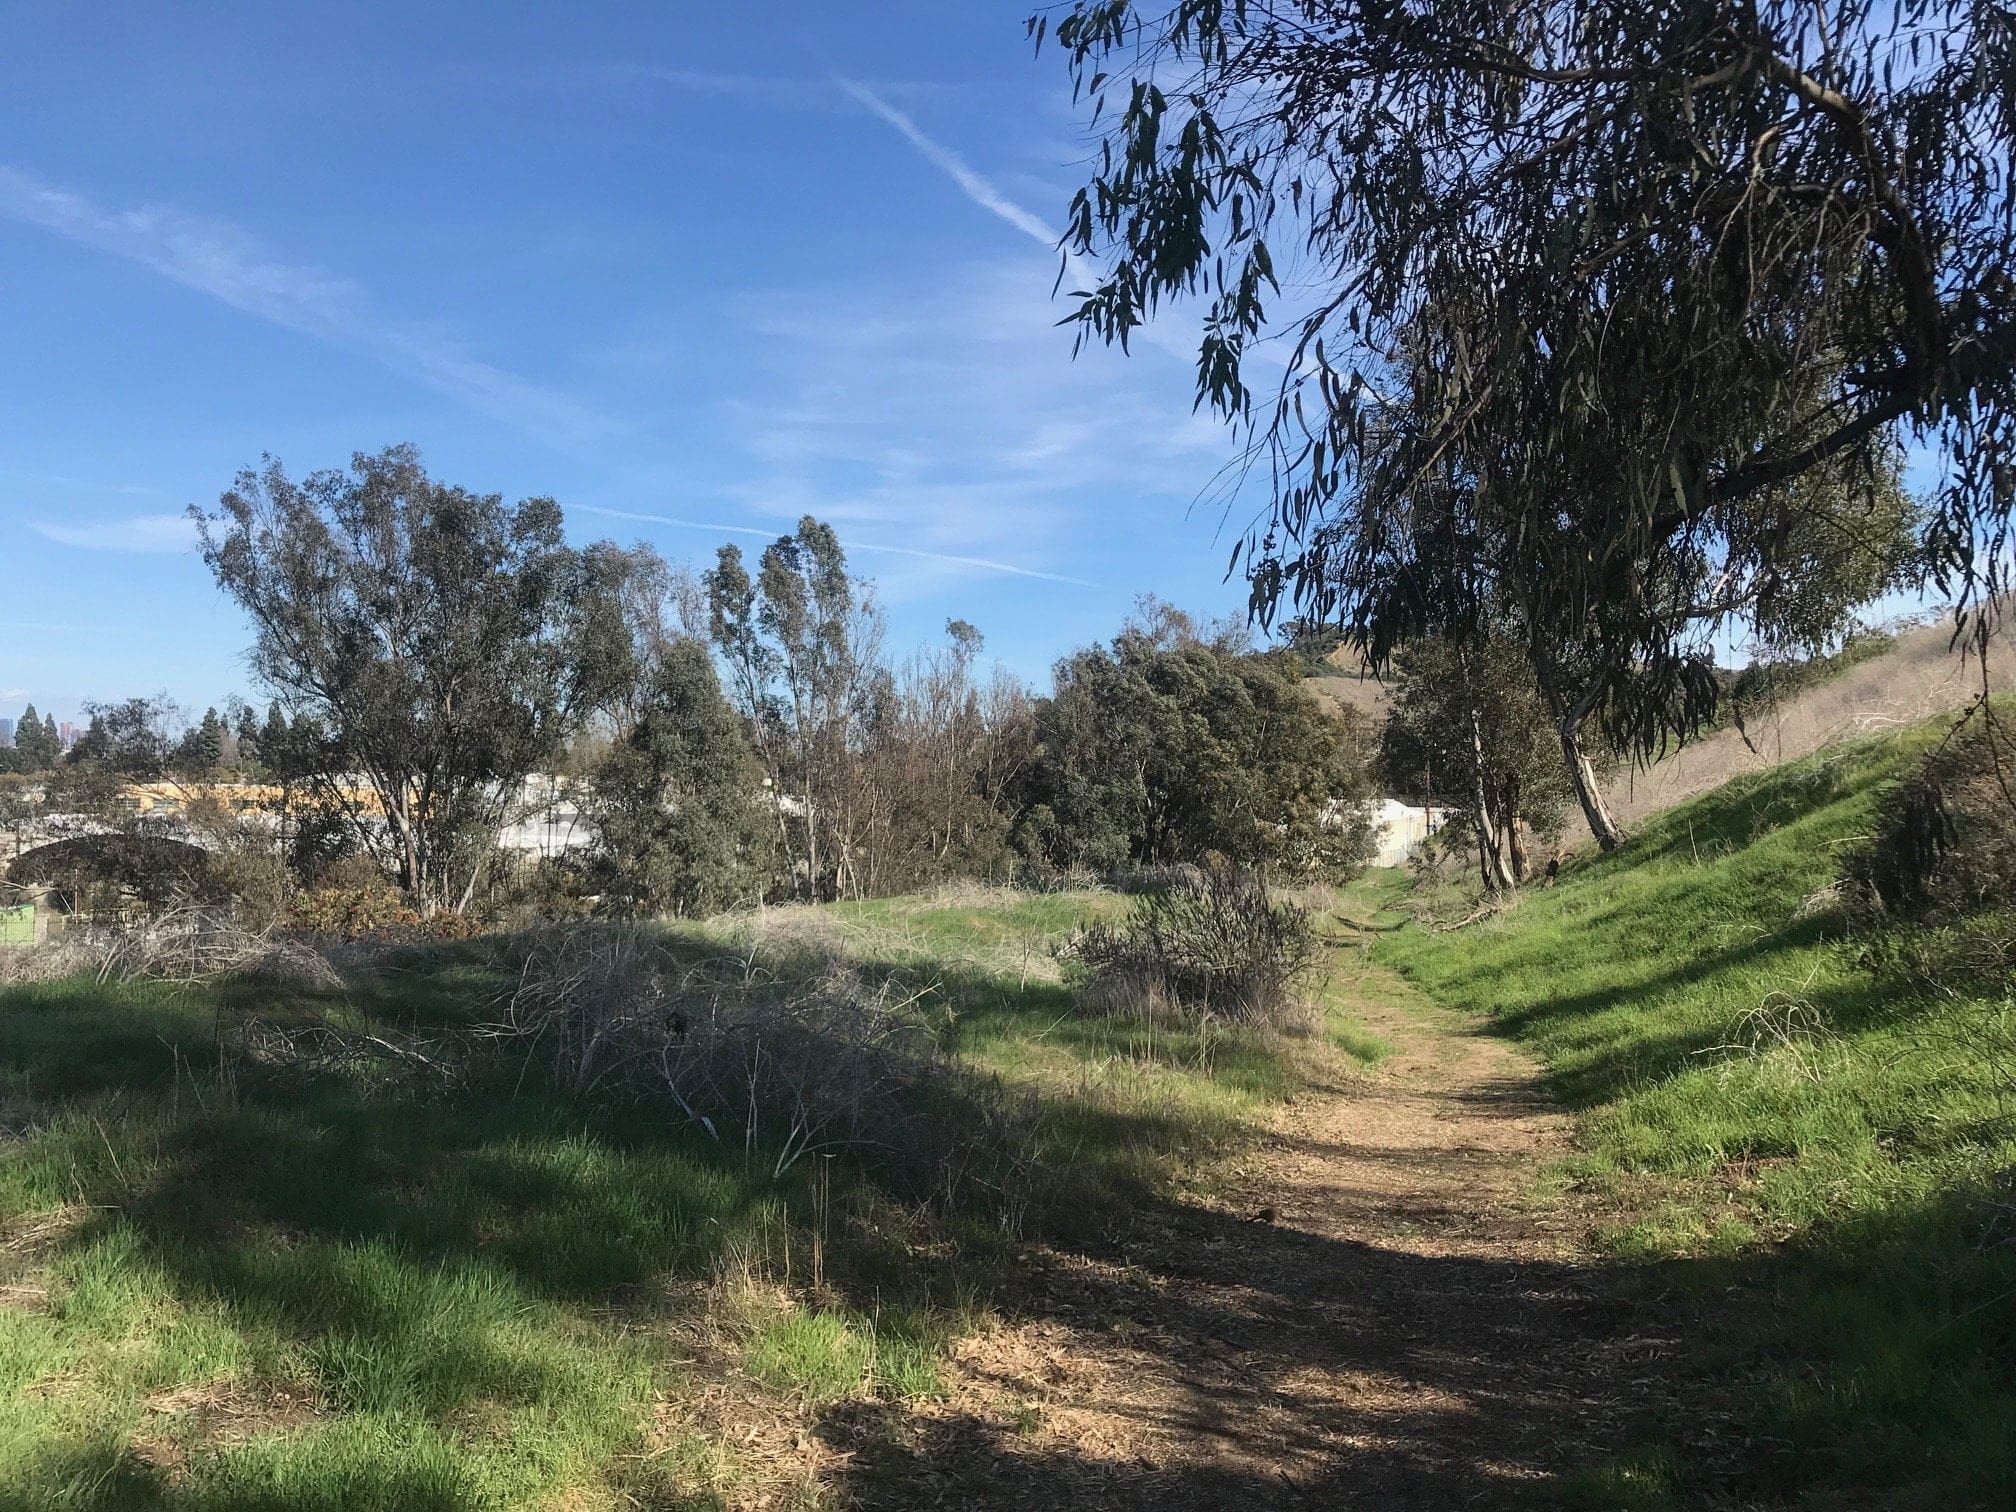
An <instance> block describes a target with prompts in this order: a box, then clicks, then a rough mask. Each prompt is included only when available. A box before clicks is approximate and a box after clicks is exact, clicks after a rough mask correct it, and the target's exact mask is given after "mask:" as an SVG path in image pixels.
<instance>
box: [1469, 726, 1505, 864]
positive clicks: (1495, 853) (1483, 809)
mask: <svg viewBox="0 0 2016 1512" xmlns="http://www.w3.org/2000/svg"><path fill="white" fill-rule="evenodd" d="M1470 753H1471V758H1472V770H1471V775H1472V782H1471V791H1472V795H1473V796H1472V801H1473V802H1474V803H1475V804H1476V806H1477V848H1478V852H1479V861H1480V863H1481V865H1482V869H1483V873H1484V890H1485V891H1486V892H1493V893H1498V892H1510V891H1511V890H1512V876H1511V873H1509V872H1508V871H1506V870H1505V854H1504V851H1503V849H1502V847H1501V846H1500V845H1499V842H1498V827H1497V825H1495V824H1493V823H1492V822H1491V804H1490V802H1489V800H1488V798H1487V797H1486V795H1485V792H1484V732H1483V729H1482V727H1481V726H1480V725H1479V723H1478V719H1477V710H1476V709H1475V708H1474V707H1473V708H1472V709H1471V710H1470Z"/></svg>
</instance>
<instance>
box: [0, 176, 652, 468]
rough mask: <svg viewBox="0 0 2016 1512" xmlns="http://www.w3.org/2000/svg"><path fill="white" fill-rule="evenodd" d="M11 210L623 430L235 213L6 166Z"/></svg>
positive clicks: (529, 411) (560, 430) (532, 416)
mask: <svg viewBox="0 0 2016 1512" xmlns="http://www.w3.org/2000/svg"><path fill="white" fill-rule="evenodd" d="M0 216H6V217H7V218H8V219H11V220H15V221H20V222H22V223H24V224H27V225H31V226H39V227H41V228H42V229H43V230H45V231H49V232H52V233H53V234H55V235H57V236H61V237H63V238H65V239H67V240H69V241H73V242H77V243H79V244H81V245H83V246H87V247H92V248H94V249H96V250H98V251H101V252H107V253H110V254H112V255H113V256H115V257H123V258H125V259H127V260H128V261H130V262H134V263H138V264H139V265H140V266H142V267H145V268H148V269H150V270H152V271H153V272H155V273H158V274H160V275H161V276H162V277H163V278H167V279H170V280H172V281H173V282H175V283H178V284H181V285H183V286H184V287H185V288H190V289H195V290H197V291H198V292H200V293H203V294H207V295H209V296H210V297H211V298H213V299H216V300H219V301H221V302H222V303H224V304H227V305H229V306H230V307H231V308H233V309H235V310H240V311H242V312H244V313H245V314H248V315H252V316H255V317H257V318H258V319H261V320H265V321H268V322H270V323H272V324H274V325H277V326H281V327H284V328H285V329H287V330H290V331H295V332H298V333H300V334H301V335H304V336H308V337H312V338H313V339H315V340H317V341H322V342H327V343H328V344H330V345H332V346H338V347H343V348H346V349H349V350H351V351H358V352H363V353H365V354H367V355H369V356H371V357H373V358H375V359H376V360H378V361H379V362H381V363H382V364H384V365H385V366H386V367H388V368H391V369H392V370H393V371H395V372H398V373H400V374H402V375H404V376H405V377H407V378H411V379H414V380H416V381H418V382H421V383H424V384H426V385H428V386H429V387H431V388H434V389H438V390H439V391H441V392H443V393H446V394H448V395H450V396H452V397H454V398H456V399H459V400H461V401H462V402H463V403H465V404H468V405H470V406H472V407H474V408H476V409H479V410H482V411H483V412H484V413H486V414H490V415H493V416H495V417H496V418H498V419H500V420H503V421H505V422H506V423H508V424H512V425H516V426H519V427H522V428H523V429H525V430H527V431H529V432H531V433H533V434H536V435H538V436H541V437H542V438H544V439H546V440H549V441H555V442H559V443H562V444H569V443H575V442H580V441H585V440H588V439H590V438H593V437H595V436H598V435H603V434H606V433H607V432H608V431H610V430H611V429H612V426H611V424H610V422H608V421H607V420H605V419H604V418H603V417H601V416H599V415H596V414H595V413H593V412H592V411H590V410H589V409H587V408H586V407H585V406H583V405H581V404H580V403H578V402H577V401H575V400H574V399H572V398H570V397H568V396H567V395H565V394H562V393H558V392H556V391H554V390H552V389H549V388H546V387H543V386H542V385H540V384H537V383H533V382H531V381H530V380H528V379H525V378H521V377H519V376H518V375H517V374H515V373H510V372H507V371H505V370H504V369H502V368H500V367H496V366H494V365H493V364H491V363H488V362H484V361H482V360H481V359H480V358H477V357H474V356H471V355H470V354H469V352H468V351H467V349H466V348H465V347H464V346H463V345H462V344H461V343H460V342H458V341H457V340H455V339H454V338H453V337H452V336H450V335H448V334H447V333H445V332H443V331H441V330H439V329H437V328H435V327H433V326H429V325H422V324H415V323H409V322H405V321H401V320H398V319H395V318H393V317H391V316H388V315H385V314H383V313H382V312H380V311H379V310H378V309H377V308H376V307H375V306H374V304H373V302H372V300H371V298H370V296H369V295H368V294H367V293H366V291H365V290H364V289H363V288H362V287H361V286H360V285H358V284H357V283H355V282H353V281H352V280H350V279H348V278H344V277H341V276H340V275H336V274H332V273H327V272H324V271H322V270H320V269H318V268H314V267H310V266H306V265H303V264H296V263H289V262H286V261H284V260H282V259H280V258H277V257H275V256H273V255H272V254H271V253H269V252H267V251H266V250H264V249H263V248H262V247H261V246H260V245H259V244H258V243H257V242H256V241H255V240H254V239H253V238H252V237H251V236H250V235H248V234H247V233H246V232H245V231H243V230H241V229H240V228H238V227H236V226H233V225H231V224H229V223H228V222H224V221H219V220H211V219H208V218H206V217H202V216H197V215H192V214H189V213H188V212H186V211H183V210H178V209H175V208H173V207H171V206H165V205H143V206H139V207H137V208H132V209H115V208H109V207H106V206H103V205H100V204H97V203H96V202H94V201H93V200H91V199H89V198H87V197H86V196H84V195H82V194H79V193H76V192H75V191H73V190H69V189H65V188H62V187H60V186H58V185H55V184H51V183H48V182H47V181H45V180H43V179H41V178H39V177H37V176H36V175H34V174H32V173H28V172H25V171H23V170H21V169H18V168H12V167H7V166H4V165H0Z"/></svg>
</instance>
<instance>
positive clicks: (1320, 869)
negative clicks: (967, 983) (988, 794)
mask: <svg viewBox="0 0 2016 1512" xmlns="http://www.w3.org/2000/svg"><path fill="white" fill-rule="evenodd" d="M1035 740H1036V745H1035V751H1034V753H1033V754H1032V756H1031V757H1030V759H1029V761H1028V762H1027V764H1026V765H1025V766H1024V768H1023V769H1022V771H1021V772H1020V774H1019V775H1018V778H1017V781H1016V784H1015V789H1014V790H1015V792H1016V794H1017V796H1018V797H1019V799H1020V801H1021V813H1020V818H1019V823H1018V839H1019V841H1020V843H1021V844H1022V846H1023V847H1024V849H1025V850H1027V851H1029V852H1031V853H1032V854H1034V855H1036V856H1038V857H1040V858H1042V859H1043V860H1045V861H1047V862H1048V863H1049V864H1051V865H1053V866H1059V867H1070V866H1083V867H1090V868H1092V869H1094V870H1106V869H1111V868H1114V867H1120V866H1125V865H1129V864H1136V865H1166V864H1170V863H1177V862H1201V861H1203V860H1205V859H1206V858H1207V857H1208V856H1210V855H1212V854H1213V853H1216V854H1217V855H1221V856H1224V857H1226V858H1228V859H1230V860H1233V861H1238V862H1242V863H1259V864H1268V863H1271V864H1272V865H1273V866H1274V867H1275V868H1276V869H1277V870H1278V871H1279V872H1281V873H1283V874H1286V875H1312V876H1313V875H1326V874H1327V875H1337V874H1343V873H1348V872H1350V871H1352V870H1354V869H1355V868H1356V867H1357V866H1359V865H1360V864H1362V862H1363V860H1364V858H1365V855H1366V854H1367V847H1366V843H1365V842H1366V839H1367V835H1366V831H1365V829H1364V827H1363V826H1362V824H1360V823H1359V822H1358V813H1357V810H1356V808H1355V806H1354V805H1355V801H1356V800H1360V799H1363V798H1365V797H1367V796H1368V795H1369V791H1370V788H1369V782H1368V780H1367V773H1366V770H1365V761H1364V752H1363V751H1362V750H1361V749H1360V747H1359V743H1358V742H1357V741H1356V740H1355V739H1354V738H1353V732H1352V730H1351V729H1349V728H1348V727H1347V726H1346V725H1345V724H1344V723H1343V722H1342V721H1341V720H1339V719H1337V718H1333V717H1332V716H1331V715H1329V714H1326V713H1325V712H1324V711H1323V710H1322V708H1320V707H1319V706H1318V705H1317V703H1316V701H1315V700H1314V699H1313V698H1311V697H1310V696H1309V694H1308V693H1307V692H1306V691H1304V690H1303V689H1302V688H1301V687H1300V686H1299V684H1298V682H1297V681H1296V680H1294V679H1291V678H1290V677H1287V676H1285V675H1283V673H1282V671H1281V670H1280V669H1279V668H1278V667H1276V666H1275V665H1274V663H1273V662H1272V660H1271V659H1270V658H1268V657H1265V656H1257V655H1253V654H1251V653H1250V652H1246V651H1244V650H1242V649H1239V648H1237V647H1235V646H1234V645H1232V644H1228V643H1226V642H1225V641H1223V640H1217V641H1212V640H1202V639H1198V638H1195V637H1194V636H1184V635H1181V634H1178V633H1174V632H1172V630H1171V628H1170V623H1169V622H1168V621H1166V620H1165V621H1164V623H1163V626H1162V629H1161V633H1157V630H1156V629H1155V628H1154V627H1152V626H1143V625H1140V624H1135V625H1131V626H1129V627H1128V628H1127V629H1126V630H1124V631H1123V632H1122V633H1121V634H1120V636H1119V637H1118V638H1116V639H1115V640H1114V641H1113V643H1112V644H1111V645H1110V646H1093V647H1090V648H1088V649H1086V650H1083V651H1080V652H1078V653H1077V654H1076V655H1074V656H1072V657H1070V658H1068V659H1066V660H1065V661H1063V662H1060V663H1059V664H1058V666H1057V671H1056V690H1055V692H1054V693H1053V695H1052V696H1051V697H1049V698H1047V699H1040V700H1038V702H1037V704H1036V709H1035Z"/></svg>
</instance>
